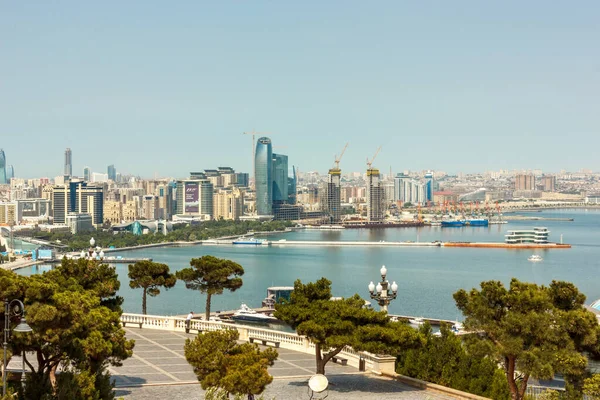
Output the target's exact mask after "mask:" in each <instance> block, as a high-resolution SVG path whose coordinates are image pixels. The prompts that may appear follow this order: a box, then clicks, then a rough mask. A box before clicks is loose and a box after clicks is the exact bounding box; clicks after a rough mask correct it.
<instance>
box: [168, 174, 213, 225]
mask: <svg viewBox="0 0 600 400" xmlns="http://www.w3.org/2000/svg"><path fill="white" fill-rule="evenodd" d="M213 191H214V186H213V184H212V183H211V182H210V181H209V180H207V179H187V180H181V181H177V215H191V216H201V215H203V216H205V217H206V218H207V219H210V218H212V215H213Z"/></svg>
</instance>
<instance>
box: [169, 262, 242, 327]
mask: <svg viewBox="0 0 600 400" xmlns="http://www.w3.org/2000/svg"><path fill="white" fill-rule="evenodd" d="M190 265H191V268H184V269H182V270H179V271H177V272H176V275H177V278H178V279H181V280H182V281H184V282H185V287H186V288H188V289H192V290H199V291H200V293H204V294H206V313H205V319H206V320H207V321H208V320H209V319H210V301H211V297H212V295H214V294H223V291H224V290H225V289H227V290H229V291H231V292H234V291H236V290H237V289H239V288H240V287H242V278H240V277H241V276H242V275H244V268H242V266H241V265H240V264H238V263H236V262H234V261H231V260H226V259H223V258H217V257H213V256H202V257H200V258H192V260H191V261H190Z"/></svg>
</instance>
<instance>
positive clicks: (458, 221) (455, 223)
mask: <svg viewBox="0 0 600 400" xmlns="http://www.w3.org/2000/svg"><path fill="white" fill-rule="evenodd" d="M442 226H444V227H452V228H456V227H461V226H465V220H462V219H452V220H447V221H442Z"/></svg>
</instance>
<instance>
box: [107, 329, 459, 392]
mask: <svg viewBox="0 0 600 400" xmlns="http://www.w3.org/2000/svg"><path fill="white" fill-rule="evenodd" d="M125 330H126V332H127V337H128V338H129V339H135V342H136V343H135V349H134V352H133V356H132V357H130V358H129V359H127V360H125V361H124V362H123V366H121V367H111V368H110V369H109V370H110V372H111V374H112V376H113V379H114V382H115V386H116V387H115V394H116V397H117V398H119V397H123V398H124V399H125V400H142V399H164V398H176V399H181V400H194V399H204V391H203V390H202V388H201V387H200V384H199V383H198V381H197V379H196V376H195V374H194V373H193V370H192V367H191V366H190V365H189V364H188V362H187V361H186V360H185V356H184V352H183V345H184V343H185V339H187V338H193V337H194V336H195V334H186V333H183V332H174V331H164V330H153V329H139V328H130V327H126V328H125ZM277 351H278V353H279V358H278V359H277V361H275V364H274V365H273V366H272V367H270V368H269V373H270V374H271V375H272V376H273V377H274V380H273V383H271V384H270V385H269V386H268V388H267V390H266V391H265V399H268V400H271V399H286V400H290V399H308V398H309V393H308V384H307V382H308V379H309V378H310V377H311V376H312V375H314V370H315V360H314V355H311V354H306V353H301V352H297V351H293V350H289V349H282V348H279V349H277ZM326 373H327V377H328V379H329V381H330V386H329V396H328V397H327V398H328V399H357V400H358V399H361V400H362V399H365V398H372V397H377V398H378V399H410V400H426V399H430V400H434V399H435V400H448V399H454V398H455V397H449V396H447V395H441V394H437V393H434V392H431V391H425V390H421V389H417V388H414V387H411V386H408V385H405V384H402V383H399V382H395V381H393V380H391V379H389V378H383V377H379V376H377V375H374V374H371V373H365V372H359V371H358V369H357V368H355V367H352V366H349V365H348V366H341V365H338V364H334V363H332V362H330V363H328V364H327V367H326Z"/></svg>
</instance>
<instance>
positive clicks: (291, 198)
mask: <svg viewBox="0 0 600 400" xmlns="http://www.w3.org/2000/svg"><path fill="white" fill-rule="evenodd" d="M297 184H298V177H297V176H296V167H294V166H292V176H290V177H288V203H290V204H296V190H297V189H296V186H297Z"/></svg>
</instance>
